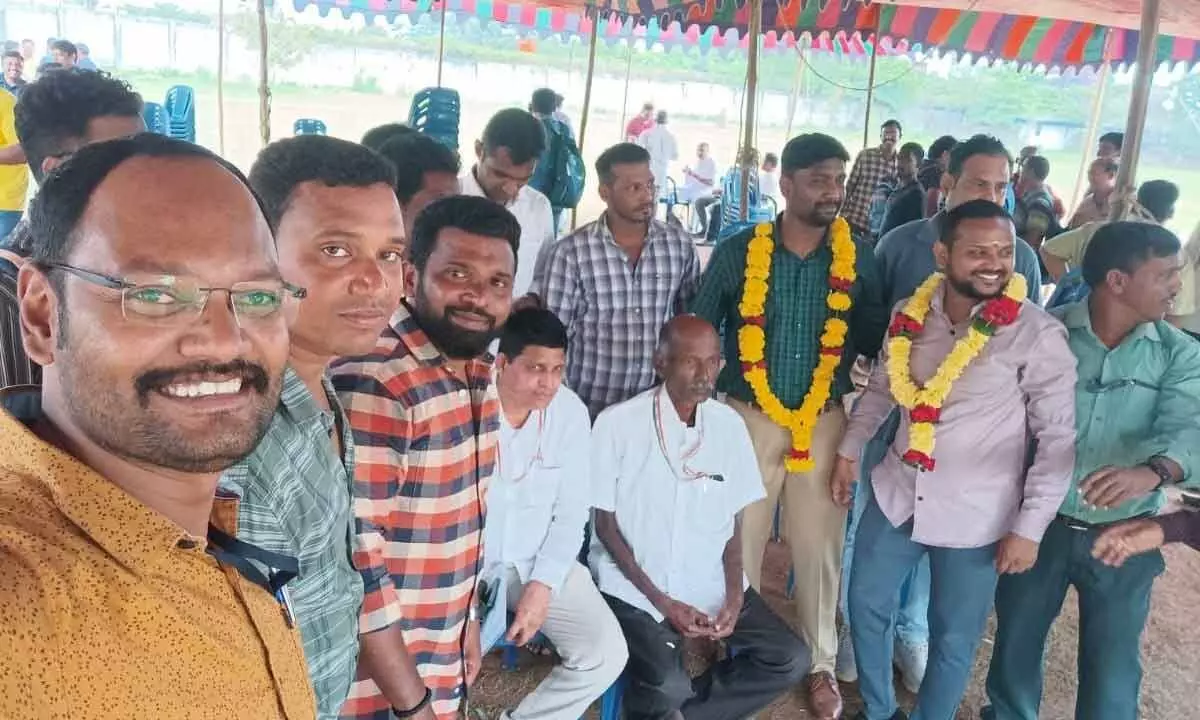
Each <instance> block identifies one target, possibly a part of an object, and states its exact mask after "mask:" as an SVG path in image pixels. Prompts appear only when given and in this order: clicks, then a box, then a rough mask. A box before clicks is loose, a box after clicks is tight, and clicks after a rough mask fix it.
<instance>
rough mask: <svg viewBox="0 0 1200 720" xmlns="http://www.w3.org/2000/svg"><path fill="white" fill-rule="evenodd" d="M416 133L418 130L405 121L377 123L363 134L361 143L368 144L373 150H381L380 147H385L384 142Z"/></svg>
mask: <svg viewBox="0 0 1200 720" xmlns="http://www.w3.org/2000/svg"><path fill="white" fill-rule="evenodd" d="M415 134H417V131H416V130H413V129H412V128H410V127H409V126H407V125H405V124H404V123H398V122H394V123H386V124H384V125H377V126H375V127H373V128H371V129H370V130H368V131H367V132H366V133H365V134H363V136H362V141H361V143H360V144H362V145H366V146H367V147H369V148H371V149H372V150H379V148H381V147H383V144H384V143H386V142H387V141H388V140H391V139H392V138H395V137H402V136H404V135H415Z"/></svg>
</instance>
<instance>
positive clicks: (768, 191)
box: [758, 170, 779, 203]
mask: <svg viewBox="0 0 1200 720" xmlns="http://www.w3.org/2000/svg"><path fill="white" fill-rule="evenodd" d="M758 191H759V193H761V194H762V197H763V198H774V200H775V202H776V203H778V202H779V171H778V170H773V171H771V172H764V171H762V170H760V171H759V173H758Z"/></svg>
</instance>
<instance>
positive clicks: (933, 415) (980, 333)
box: [887, 273, 1028, 471]
mask: <svg viewBox="0 0 1200 720" xmlns="http://www.w3.org/2000/svg"><path fill="white" fill-rule="evenodd" d="M943 277H944V276H943V275H942V273H934V274H932V275H930V276H929V277H928V278H927V279H926V280H925V282H924V283H922V284H921V286H920V287H919V288H917V291H916V292H915V293H914V294H913V296H912V297H911V298H909V300H908V302H907V303H906V304H905V305H904V307H903V308H901V309H900V310H899V311H897V312H896V314H895V315H894V316H893V317H892V325H891V327H890V328H888V345H887V349H888V362H887V372H888V380H889V381H890V383H891V390H892V396H893V397H895V398H896V402H898V403H900V406H901V407H903V408H904V409H906V410H908V421H909V425H908V450H906V451H905V452H904V454H903V456H902V459H903V460H904V462H906V463H908V464H909V465H912V466H913V467H916V468H918V469H921V470H926V471H928V470H933V468H934V466H935V465H936V461H935V460H934V458H933V446H934V426H935V425H937V424H938V422H939V421H940V420H941V413H942V405H943V404H944V403H945V402H946V398H947V397H948V396H949V395H950V390H951V388H952V387H953V386H954V383H956V382H958V379H959V378H960V377H962V374H963V372H964V371H965V370H966V369H967V366H968V365H970V364H971V361H973V360H974V359H975V358H976V357H977V356H978V355H979V353H981V352H983V348H984V346H986V345H987V342H988V340H990V339H991V338H992V335H994V334H995V332H996V330H997V329H999V328H1001V327H1004V326H1005V325H1011V324H1013V323H1014V322H1016V321H1017V316H1018V315H1020V313H1021V303H1022V301H1024V299H1025V298H1026V296H1027V292H1028V288H1027V287H1026V283H1025V278H1024V277H1023V276H1022V275H1020V274H1013V276H1012V277H1011V278H1009V281H1008V284H1007V285H1005V287H1004V294H1002V295H1001V296H999V297H997V298H993V299H991V300H989V301H987V303H986V304H984V306H983V309H982V310H980V311H979V313H978V314H977V315H976V316H975V319H974V320H972V321H971V327H970V329H968V330H967V335H966V337H964V338H962V339H961V340H959V341H958V342H956V343H955V344H954V347H953V348H952V349H951V350H950V354H949V355H947V356H946V359H945V360H943V361H942V364H941V365H940V366H939V367H938V369H937V372H936V373H934V375H933V377H931V378H929V380H928V381H927V382H926V383H925V386H924V387H917V385H916V383H914V382H913V379H912V372H911V371H910V369H909V368H910V367H911V357H912V343H913V340H914V339H916V338H917V337H918V336H919V335H920V334H921V332H922V331H923V330H924V329H925V316H926V315H928V314H929V306H930V303H931V302H932V300H933V294H934V293H935V292H937V290H938V288H939V287H940V286H941V283H942V279H943Z"/></svg>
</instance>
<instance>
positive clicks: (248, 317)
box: [41, 263, 308, 326]
mask: <svg viewBox="0 0 1200 720" xmlns="http://www.w3.org/2000/svg"><path fill="white" fill-rule="evenodd" d="M41 265H42V267H43V269H45V270H62V271H63V272H66V273H70V274H71V275H74V276H75V277H77V278H79V279H81V280H84V281H86V282H89V283H92V284H93V285H99V286H100V287H104V288H109V289H110V290H120V291H121V314H122V315H123V316H124V317H125V319H126V320H130V319H139V320H142V319H147V320H152V321H158V322H165V323H169V324H175V323H185V322H189V321H191V320H195V319H196V318H197V317H200V315H201V314H202V313H203V312H204V308H205V307H206V306H207V305H208V298H209V297H210V296H211V295H212V294H213V293H214V292H217V291H222V292H225V293H228V295H229V309H230V310H231V311H233V316H234V319H235V320H237V322H238V325H239V326H240V325H241V323H242V322H243V321H254V320H268V319H271V318H273V317H274V316H275V315H276V314H278V313H279V312H280V311H281V310H284V309H285V308H288V307H291V306H294V305H295V303H296V301H299V300H302V299H304V297H305V296H306V295H308V291H307V290H305V289H304V288H302V287H297V286H295V285H292V284H291V283H289V282H286V281H284V280H252V281H248V282H240V283H235V284H234V285H233V286H232V287H227V288H218V287H204V286H203V285H201V284H200V281H198V280H196V279H195V278H189V277H181V276H178V275H156V276H154V277H153V279H152V280H146V281H137V282H135V281H134V280H129V279H125V278H119V277H113V276H111V275H105V274H104V273H98V272H95V271H93V270H85V269H84V268H79V267H75V266H74V265H68V264H66V263H42V264H41Z"/></svg>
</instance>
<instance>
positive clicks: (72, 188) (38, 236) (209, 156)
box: [29, 133, 265, 265]
mask: <svg viewBox="0 0 1200 720" xmlns="http://www.w3.org/2000/svg"><path fill="white" fill-rule="evenodd" d="M138 157H153V158H191V159H197V160H206V161H209V162H212V163H215V164H217V165H219V166H221V167H222V168H224V169H225V170H227V171H229V173H230V174H232V175H233V176H234V177H236V178H237V179H238V180H239V181H241V183H242V184H244V185H245V186H246V187H247V189H248V190H249V192H250V193H251V195H254V192H253V190H252V189H250V181H249V180H247V179H246V176H245V175H243V174H242V171H241V170H238V169H237V167H236V166H234V165H233V163H231V162H229V161H228V160H225V159H224V158H222V157H220V156H219V155H216V154H215V153H213V152H211V151H210V150H208V149H206V148H205V147H203V146H201V145H197V144H195V143H190V142H187V141H184V140H176V139H174V138H169V137H166V136H164V135H157V134H155V133H141V134H139V135H134V136H133V137H130V138H124V139H121V140H110V141H108V142H102V143H93V144H91V145H87V146H85V147H83V148H81V149H80V150H79V152H77V153H75V155H74V156H73V157H72V158H71V159H70V160H68V161H67V162H65V163H63V164H62V165H60V166H59V167H58V168H56V169H55V171H54V172H52V173H50V175H49V176H47V178H46V182H45V183H43V184H42V187H41V190H39V191H38V194H37V195H36V196H34V198H33V202H32V203H31V204H30V206H29V230H30V233H31V235H32V238H31V243H30V258H31V259H32V260H33V261H34V262H35V263H38V264H41V265H46V264H51V263H61V262H66V261H67V259H68V258H69V257H70V255H71V251H72V250H73V249H74V245H75V240H76V238H77V235H78V234H77V233H76V229H77V226H78V225H79V220H80V219H81V218H82V217H83V214H84V212H85V211H86V210H87V206H88V203H89V202H91V199H92V196H93V195H94V194H95V193H96V189H97V188H98V187H100V185H101V183H103V182H104V180H105V178H107V177H108V176H109V175H110V174H111V173H112V172H113V171H114V170H116V169H117V168H118V167H119V166H121V165H122V164H123V163H125V162H126V161H128V160H132V159H133V158H138ZM255 199H256V200H257V199H258V196H257V195H255ZM259 207H260V209H261V203H260V205H259ZM264 214H265V213H264Z"/></svg>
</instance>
